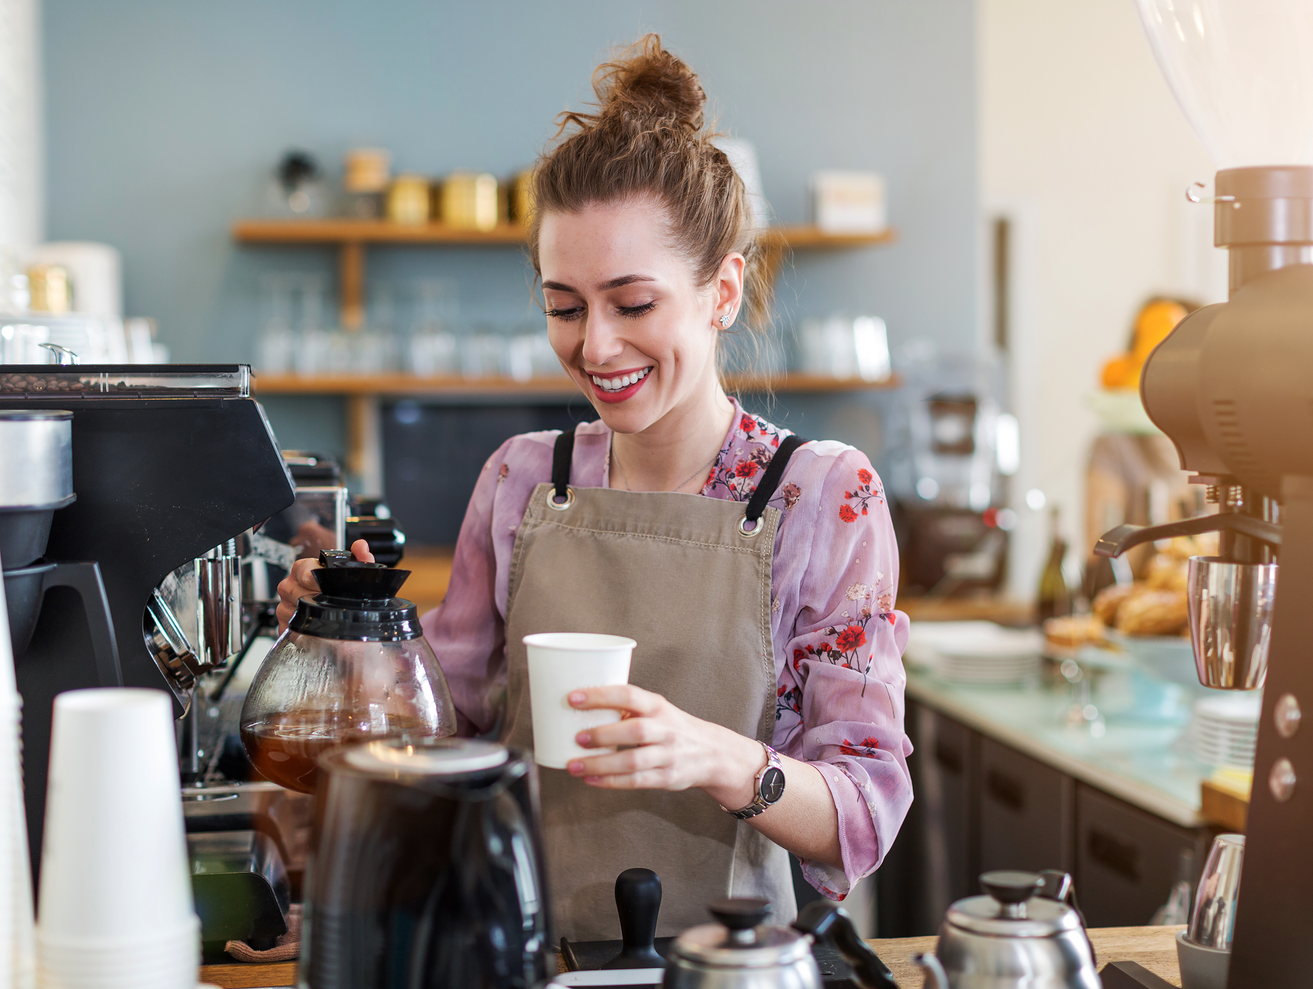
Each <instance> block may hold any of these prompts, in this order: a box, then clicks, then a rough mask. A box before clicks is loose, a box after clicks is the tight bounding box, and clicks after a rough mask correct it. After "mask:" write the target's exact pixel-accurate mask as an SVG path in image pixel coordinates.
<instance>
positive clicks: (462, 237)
mask: <svg viewBox="0 0 1313 989" xmlns="http://www.w3.org/2000/svg"><path fill="white" fill-rule="evenodd" d="M233 239H234V240H237V241H238V242H240V243H243V244H348V243H355V244H433V245H442V244H455V245H471V244H474V245H477V244H487V245H489V246H494V247H495V246H506V245H512V246H514V245H516V244H524V243H527V231H526V230H525V228H524V227H523V226H520V225H518V224H517V225H513V226H512V225H502V226H498V227H494V228H493V229H491V230H457V229H454V228H452V227H448V226H446V225H445V224H442V223H423V224H418V223H417V224H408V223H392V222H391V221H389V220H351V219H326V220H318V219H316V220H239V221H238V222H237V223H235V224H233Z"/></svg>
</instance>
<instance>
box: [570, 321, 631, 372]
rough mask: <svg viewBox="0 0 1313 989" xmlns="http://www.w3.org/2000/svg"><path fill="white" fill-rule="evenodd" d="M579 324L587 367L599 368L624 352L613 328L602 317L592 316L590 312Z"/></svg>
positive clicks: (622, 344)
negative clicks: (580, 324)
mask: <svg viewBox="0 0 1313 989" xmlns="http://www.w3.org/2000/svg"><path fill="white" fill-rule="evenodd" d="M581 323H582V331H581V332H582V333H583V338H584V343H583V349H582V354H583V359H584V363H585V364H587V365H588V366H590V367H601V366H602V365H604V364H606V362H607V361H609V360H611V359H613V358H615V357H618V356H619V355H620V353H621V351H623V350H624V343H623V342H622V341H621V339H620V336H619V334H617V333H616V328H615V326H614V325H612V324H611V322H610V320H608V319H607V318H606V317H605V316H604V315H603V316H594V315H593V314H592V313H591V312H590V313H589V315H588V317H587V318H586V319H584V320H581Z"/></svg>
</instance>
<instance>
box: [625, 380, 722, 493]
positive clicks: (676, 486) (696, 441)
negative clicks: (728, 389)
mask: <svg viewBox="0 0 1313 989" xmlns="http://www.w3.org/2000/svg"><path fill="white" fill-rule="evenodd" d="M704 395H705V397H704V398H703V399H702V400H701V401H698V402H690V403H686V404H683V405H680V406H678V407H676V408H674V409H671V410H670V412H668V413H667V414H666V415H665V416H664V417H662V418H661V419H660V420H658V421H657V422H654V423H653V424H652V425H651V426H648V427H647V429H645V430H643V431H642V432H641V433H615V434H614V435H613V438H612V442H613V444H614V446H613V450H614V451H615V453H614V456H613V457H612V460H611V478H610V483H611V486H612V487H614V488H624V487H628V488H629V489H630V490H631V491H675V490H680V491H685V492H696V491H700V490H701V489H702V483H701V482H702V481H704V480H705V479H706V471H707V469H708V468H709V467H710V466H711V464H710V461H711V460H713V459H714V458H715V456H716V454H717V453H718V452H719V451H720V445H721V443H723V442H724V440H725V434H726V433H727V432H728V431H729V427H730V423H731V422H732V421H733V418H734V404H733V403H732V402H731V401H730V400H729V398H728V397H727V396H726V395H725V392H724V391H723V390H722V389H721V387H720V384H719V382H717V381H715V379H714V377H713V379H712V386H711V387H710V388H708V389H707V390H706V391H705V393H704ZM617 460H618V461H619V465H618V464H617V463H616V461H617ZM620 465H623V474H622V473H621V467H620ZM690 475H693V476H690Z"/></svg>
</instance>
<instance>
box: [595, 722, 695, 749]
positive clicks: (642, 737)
mask: <svg viewBox="0 0 1313 989" xmlns="http://www.w3.org/2000/svg"><path fill="white" fill-rule="evenodd" d="M671 734H672V733H671V729H670V726H669V725H667V724H664V723H663V722H660V721H657V720H655V719H653V718H626V719H624V720H623V721H617V722H616V723H615V724H611V725H598V726H597V727H596V728H590V729H588V730H587V731H581V732H580V733H579V734H578V735H576V736H575V741H577V742H578V743H579V744H580V745H582V746H583V747H584V748H607V749H613V748H616V747H618V746H621V745H660V744H663V743H665V742H669V741H670V740H671Z"/></svg>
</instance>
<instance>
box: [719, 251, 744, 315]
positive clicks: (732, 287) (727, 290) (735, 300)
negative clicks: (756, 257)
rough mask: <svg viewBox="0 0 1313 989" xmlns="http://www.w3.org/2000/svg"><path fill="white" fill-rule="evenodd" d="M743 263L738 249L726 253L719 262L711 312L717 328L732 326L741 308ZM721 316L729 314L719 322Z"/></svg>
mask: <svg viewBox="0 0 1313 989" xmlns="http://www.w3.org/2000/svg"><path fill="white" fill-rule="evenodd" d="M744 265H745V262H744V260H743V255H742V254H740V253H739V252H738V251H731V252H730V253H728V254H726V255H725V259H724V260H723V261H721V262H720V270H719V271H717V272H716V279H715V290H716V292H715V309H714V310H713V311H712V314H711V321H712V324H713V325H714V326H715V328H716V329H717V330H720V329H728V328H729V327H730V326H732V325H733V324H734V321H735V320H736V319H738V315H739V311H740V310H741V309H742V308H743V269H744ZM722 316H729V317H730V318H729V321H728V322H721V317H722Z"/></svg>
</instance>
